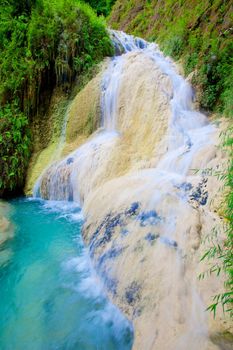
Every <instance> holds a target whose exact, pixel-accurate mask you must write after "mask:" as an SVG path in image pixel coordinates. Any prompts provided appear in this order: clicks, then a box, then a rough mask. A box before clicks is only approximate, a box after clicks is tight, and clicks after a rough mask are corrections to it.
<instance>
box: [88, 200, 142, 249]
mask: <svg viewBox="0 0 233 350" xmlns="http://www.w3.org/2000/svg"><path fill="white" fill-rule="evenodd" d="M139 208H140V203H138V202H134V203H132V204H131V206H130V208H129V209H126V210H125V211H123V212H120V213H117V214H113V213H109V214H107V215H106V216H105V218H104V220H103V221H102V222H101V224H100V225H99V226H98V227H97V229H96V231H95V232H94V233H93V235H92V238H91V243H90V252H91V256H93V255H94V250H95V249H96V248H97V247H99V246H101V245H104V244H105V243H107V242H109V241H110V240H111V238H112V235H113V233H114V230H115V228H116V227H123V226H124V223H125V219H126V217H131V216H132V217H133V216H135V215H137V214H138V210H139ZM123 230H124V229H123ZM123 230H122V232H123ZM126 231H127V230H124V232H125V234H127V233H128V231H127V232H126Z"/></svg>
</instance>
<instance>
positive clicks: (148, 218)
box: [137, 210, 161, 227]
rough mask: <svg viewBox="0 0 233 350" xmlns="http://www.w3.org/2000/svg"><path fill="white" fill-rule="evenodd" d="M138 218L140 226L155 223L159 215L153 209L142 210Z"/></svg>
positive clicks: (159, 218)
mask: <svg viewBox="0 0 233 350" xmlns="http://www.w3.org/2000/svg"><path fill="white" fill-rule="evenodd" d="M137 218H138V220H140V225H141V226H143V227H144V226H147V225H156V224H157V223H158V222H159V221H160V220H161V217H160V216H159V215H158V213H157V212H156V211H155V210H149V211H144V212H142V213H140V214H139V215H138V217H137Z"/></svg>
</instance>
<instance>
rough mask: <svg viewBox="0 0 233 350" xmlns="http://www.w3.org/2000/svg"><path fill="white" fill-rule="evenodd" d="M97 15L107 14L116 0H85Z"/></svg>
mask: <svg viewBox="0 0 233 350" xmlns="http://www.w3.org/2000/svg"><path fill="white" fill-rule="evenodd" d="M85 2H86V3H88V4H89V5H90V6H91V7H92V8H93V9H95V10H96V12H97V14H98V15H104V16H108V15H109V14H110V11H111V8H112V6H113V5H114V3H115V2H116V0H85Z"/></svg>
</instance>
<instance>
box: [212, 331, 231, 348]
mask: <svg viewBox="0 0 233 350" xmlns="http://www.w3.org/2000/svg"><path fill="white" fill-rule="evenodd" d="M210 339H211V341H212V342H213V343H214V344H215V345H217V346H218V347H219V349H221V350H232V349H233V334H232V333H230V332H223V333H215V334H212V335H211V336H210Z"/></svg>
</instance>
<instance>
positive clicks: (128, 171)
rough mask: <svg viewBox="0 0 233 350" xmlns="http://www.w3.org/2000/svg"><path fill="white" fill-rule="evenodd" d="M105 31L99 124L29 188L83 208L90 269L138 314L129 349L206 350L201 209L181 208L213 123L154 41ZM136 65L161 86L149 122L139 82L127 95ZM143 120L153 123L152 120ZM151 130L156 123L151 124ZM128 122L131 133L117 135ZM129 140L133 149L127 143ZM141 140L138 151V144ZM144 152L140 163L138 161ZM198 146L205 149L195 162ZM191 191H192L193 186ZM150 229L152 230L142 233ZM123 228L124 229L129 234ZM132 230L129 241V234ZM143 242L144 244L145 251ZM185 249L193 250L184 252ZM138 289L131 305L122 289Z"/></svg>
mask: <svg viewBox="0 0 233 350" xmlns="http://www.w3.org/2000/svg"><path fill="white" fill-rule="evenodd" d="M110 34H111V37H112V40H113V43H114V47H115V51H116V56H115V57H113V58H112V59H110V60H109V64H108V67H107V69H106V71H105V73H104V74H103V77H102V82H101V84H100V85H101V127H100V128H99V129H98V130H97V131H96V132H95V133H94V134H93V135H92V136H91V137H90V138H89V139H88V141H87V142H86V143H84V144H83V145H82V146H81V147H79V148H78V149H77V150H75V151H74V152H72V153H71V154H69V155H68V156H67V157H66V158H64V159H63V160H62V161H60V162H56V163H54V164H52V165H51V166H50V167H49V168H48V169H47V170H46V171H45V173H44V174H43V176H42V178H41V180H40V183H39V184H36V187H39V188H40V190H39V191H37V193H39V194H40V195H41V196H42V197H43V198H45V199H52V200H68V201H76V202H77V203H78V204H79V205H82V206H84V212H85V213H86V214H87V216H88V219H87V223H86V226H85V227H84V239H85V240H86V242H87V243H88V244H90V252H91V255H92V256H93V257H94V259H95V261H96V266H97V267H98V268H99V272H100V274H101V276H102V277H103V279H105V282H106V285H111V287H109V288H110V289H111V292H112V293H113V294H114V295H115V298H116V300H117V303H118V304H119V305H120V306H122V303H123V301H122V300H123V299H124V298H123V296H124V294H123V292H122V291H125V290H126V299H127V300H126V301H125V304H123V306H122V308H123V309H124V310H125V308H126V306H125V305H126V304H127V303H128V304H127V307H128V308H129V310H131V311H132V309H133V311H132V312H133V313H132V315H131V317H132V319H134V317H136V316H135V315H136V314H137V312H138V314H137V317H138V319H139V320H141V321H135V322H136V324H137V325H138V328H139V333H140V332H141V328H140V327H142V328H143V329H144V331H145V333H146V334H145V335H144V338H146V339H144V340H142V338H143V337H142V336H139V335H138V336H137V332H136V340H135V344H136V345H135V349H136V348H137V349H142V348H143V349H154V348H156V349H161V350H162V349H166V350H167V349H177V350H185V349H186V348H187V344H188V343H189V345H188V346H189V348H190V349H193V350H196V349H197V348H200V350H204V349H215V347H211V346H210V347H208V346H209V339H208V325H207V320H206V316H205V313H204V309H205V305H204V303H203V301H202V298H201V296H200V294H199V292H198V289H197V287H196V275H195V261H196V260H195V259H198V257H197V255H195V254H196V253H195V252H196V250H197V249H198V247H199V245H200V237H199V236H200V232H199V231H200V226H201V224H200V213H199V212H198V211H197V210H196V208H195V207H193V206H192V205H190V196H191V195H190V191H192V190H193V189H194V183H195V181H196V180H195V179H193V177H192V176H190V175H194V173H195V172H194V171H193V169H192V166H193V164H196V163H195V161H196V160H197V159H199V163H198V164H201V166H202V165H203V166H206V163H207V160H208V159H209V158H210V156H209V155H208V152H207V151H208V150H209V149H211V150H212V148H211V147H213V145H214V142H215V134H216V128H215V126H213V125H212V124H210V123H209V122H208V120H207V118H206V117H205V116H204V115H203V114H201V113H200V112H198V111H195V110H194V107H193V105H194V104H193V99H194V92H193V90H192V88H191V86H190V85H189V84H188V82H187V81H186V80H185V79H184V78H183V77H182V76H181V75H180V74H179V73H177V69H176V66H175V64H174V63H173V62H172V61H171V60H170V59H169V58H167V57H164V55H163V54H162V52H161V51H160V50H159V48H158V46H157V45H156V44H154V43H147V42H145V41H144V40H142V39H140V38H135V37H133V36H130V35H127V34H125V33H123V32H119V31H110ZM139 60H140V62H139ZM141 62H144V64H145V69H146V66H147V65H148V64H150V65H151V67H152V68H153V69H154V71H153V72H152V73H151V74H152V75H153V74H157V76H158V77H160V78H161V80H163V82H165V83H166V84H165V83H163V82H161V88H160V89H159V91H157V90H158V89H157V90H156V91H157V92H158V94H161V96H162V97H161V101H160V102H159V103H158V110H157V111H156V115H155V118H154V124H153V125H152V124H151V125H148V124H147V123H148V122H147V118H148V112H147V111H146V112H145V116H144V115H142V113H143V112H141V110H142V111H144V110H143V108H142V106H143V105H144V104H145V105H146V104H147V101H138V100H140V89H141V90H143V89H144V90H143V91H146V92H148V93H149V92H150V88H149V87H148V86H147V85H146V84H145V85H140V86H138V87H137V91H135V96H136V97H134V94H133V92H132V91H129V90H128V91H127V89H126V86H127V85H126V82H127V77H126V76H125V74H126V70H127V69H129V67H134V66H135V70H134V77H136V78H137V74H139V73H140V79H141V80H142V81H143V73H142V71H141V70H140V72H139V71H138V70H137V67H139V66H137V64H138V65H139V63H140V64H141ZM140 67H141V66H140ZM129 79H130V77H129ZM145 79H148V75H147V76H145ZM123 81H124V84H125V85H124V84H123ZM157 83H158V84H159V82H157ZM158 86H159V85H158ZM134 88H135V89H136V87H134V86H132V89H134ZM123 92H124V93H128V94H131V93H132V94H131V95H132V97H133V98H132V100H130V101H128V103H129V104H130V106H131V107H132V108H131V109H130V108H129V106H128V105H127V103H126V102H124V103H123V102H122V101H125V100H124V98H123V97H122V94H123ZM131 95H130V96H131ZM136 102H137V103H138V106H139V107H138V110H134V113H132V115H130V114H129V115H127V113H126V112H127V110H130V111H131V110H133V106H134V103H136ZM139 102H140V103H139ZM127 108H128V109H127ZM164 110H169V111H170V115H167V116H166V121H167V127H166V128H165V127H163V129H166V130H165V131H164V130H163V133H162V132H161V135H160V134H159V133H158V134H159V139H158V142H157V145H156V147H155V149H153V140H152V139H151V140H150V137H151V136H149V135H151V133H150V131H151V130H150V129H153V130H154V128H156V125H157V124H156V123H157V120H160V121H161V118H162V117H160V113H161V115H162V113H163V111H164ZM124 113H125V114H124ZM150 113H151V114H153V113H154V111H153V110H152V111H151V112H150ZM151 114H150V118H151ZM137 118H139V120H141V119H140V118H144V119H143V120H144V122H143V125H139V126H138V129H139V128H140V129H143V130H144V131H143V132H144V133H142V134H140V130H138V129H137V128H135V129H133V126H134V125H135V123H136V119H137ZM156 118H157V119H156ZM151 120H152V123H153V118H151V119H150V122H151ZM159 128H161V129H162V127H161V125H159V124H158V126H157V129H159ZM130 129H133V130H134V132H132V134H129V136H128V138H127V139H124V135H125V133H127V132H128V131H129V130H130ZM149 133H150V134H149ZM152 134H153V133H152ZM137 138H138V141H137ZM139 138H140V140H139ZM132 141H134V144H135V152H134V150H133V151H131V149H130V145H131V143H132ZM143 142H144V143H145V149H137V148H139V145H141V144H143ZM148 149H149V151H150V152H149V151H148ZM128 150H129V152H127V151H128ZM151 150H152V151H151ZM143 152H144V153H145V160H143V159H141V158H142V156H141V154H143ZM201 152H203V154H205V155H204V156H203V159H201V160H200V154H201ZM134 153H135V154H134ZM148 154H149V155H148ZM121 155H122V157H123V155H124V160H125V161H124V160H123V161H122V162H123V163H125V164H126V162H127V166H126V165H125V164H123V165H122V163H121ZM208 157H209V158H208ZM118 168H119V174H116V173H114V171H115V170H114V169H118ZM111 172H112V174H111V177H110V178H109V177H108V174H109V173H111ZM202 174H204V172H203V173H202ZM114 176H115V177H114ZM192 181H193V182H192ZM198 181H202V182H201V185H200V186H202V184H204V181H206V180H204V179H202V178H199V179H198ZM203 186H204V185H203ZM198 191H199V192H201V189H199V190H198ZM193 193H194V192H193ZM193 196H194V195H193ZM194 197H195V196H194ZM198 205H200V203H199V202H198ZM114 215H115V216H114ZM149 229H150V230H152V231H146V230H149ZM153 230H156V231H153ZM129 232H133V233H131V236H130V234H128V233H129ZM133 234H134V235H136V237H137V238H138V241H137V239H136V238H130V237H133V236H132V235H133ZM143 235H144V236H145V238H144V240H143V244H144V245H145V244H147V243H145V242H149V244H150V245H151V246H152V245H153V244H154V243H155V242H158V243H156V244H157V246H156V247H155V248H154V252H149V251H148V256H144V257H143V256H142V257H140V256H139V255H138V251H140V249H139V248H137V246H136V244H138V243H137V242H139V241H142V237H144V236H143ZM112 236H114V239H113V238H111V237H112ZM140 244H142V243H140ZM131 247H134V249H132V248H131ZM149 248H150V246H149V245H148V248H146V249H149ZM130 249H131V250H130ZM190 251H192V254H191V257H190V258H189V259H188V258H187V255H188V254H189V253H190ZM155 252H156V254H155ZM149 254H150V255H149ZM113 257H114V258H115V257H116V258H117V259H121V257H122V260H119V261H118V260H117V259H116V263H114V261H112V260H111V261H112V262H111V264H112V265H111V264H110V266H109V264H105V262H104V261H105V260H107V259H108V260H107V261H108V262H109V259H110V258H111V259H112V258H113ZM127 259H129V261H131V260H132V261H133V263H132V262H131V264H132V271H130V272H131V273H128V274H127V273H122V270H121V269H122V268H123V266H124V268H125V269H126V270H127V261H128V260H127ZM130 259H131V260H130ZM133 259H135V262H134V260H133ZM117 261H118V262H117ZM142 263H143V264H145V266H144V268H143V269H144V270H143V271H145V274H144V273H139V270H138V269H139V268H138V267H137V266H142V265H140V264H142ZM129 264H130V263H129ZM160 264H161V267H160ZM130 266H131V265H130ZM129 269H130V268H129ZM141 269H142V268H141ZM187 271H188V272H187ZM134 273H135V275H137V276H139V277H138V279H139V280H140V281H141V284H142V285H143V286H147V287H141V286H140V284H139V282H138V284H137V283H136V284H135V283H134V282H132V283H131V284H130V285H129V280H130V279H132V278H133V277H134ZM147 275H148V276H147ZM115 279H116V280H118V281H119V282H118V283H119V285H120V286H121V287H119V289H118V293H119V295H120V296H121V297H119V299H118V297H117V295H118V294H117V292H116V289H117V286H115V287H114V288H115V289H114V290H113V284H114V283H113V282H112V281H114V280H115ZM109 281H111V283H109ZM142 281H143V282H142ZM155 282H156V283H155ZM127 288H128V289H127ZM143 288H144V289H143ZM128 290H129V292H128V297H127V291H128ZM157 290H158V292H157ZM139 291H140V293H142V294H143V293H144V294H145V298H147V299H146V300H148V301H147V305H146V306H143V307H141V306H140V302H141V301H140V298H139V297H138V298H136V297H135V300H134V299H133V296H129V295H131V294H132V295H134V294H135V295H137V293H139ZM148 291H149V292H148ZM130 293H131V294H130ZM149 293H151V294H149ZM153 293H154V294H153ZM156 293H157V294H156ZM158 295H160V298H159V297H158ZM150 298H151V299H150ZM154 299H155V300H156V302H154ZM149 302H150V303H152V304H153V302H154V303H155V304H156V303H157V304H159V307H158V308H159V311H155V310H154V309H153V307H155V306H153V307H152V306H151V307H149V306H148V304H149ZM137 303H138V304H139V306H140V308H139V306H138V309H137V308H136V306H135V305H137ZM134 304H135V305H134ZM153 305H154V304H153ZM139 309H140V312H139V311H138V310H139ZM156 310H157V309H156ZM131 311H128V314H130V312H131ZM156 313H157V314H156ZM156 315H157V316H156ZM150 318H151V320H153V321H151V322H155V324H156V325H155V327H157V328H156V329H157V331H156V332H157V333H158V334H157V333H156V332H155V331H154V330H153V327H152V326H151V324H150V322H149V321H150ZM137 322H138V323H137ZM140 322H141V323H140ZM157 322H158V323H159V324H157ZM146 325H147V327H146ZM155 333H156V334H157V335H155ZM137 337H138V338H137ZM157 338H158V340H157ZM163 342H164V343H163ZM171 342H172V345H171ZM161 344H164V345H161ZM156 346H158V347H156Z"/></svg>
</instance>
